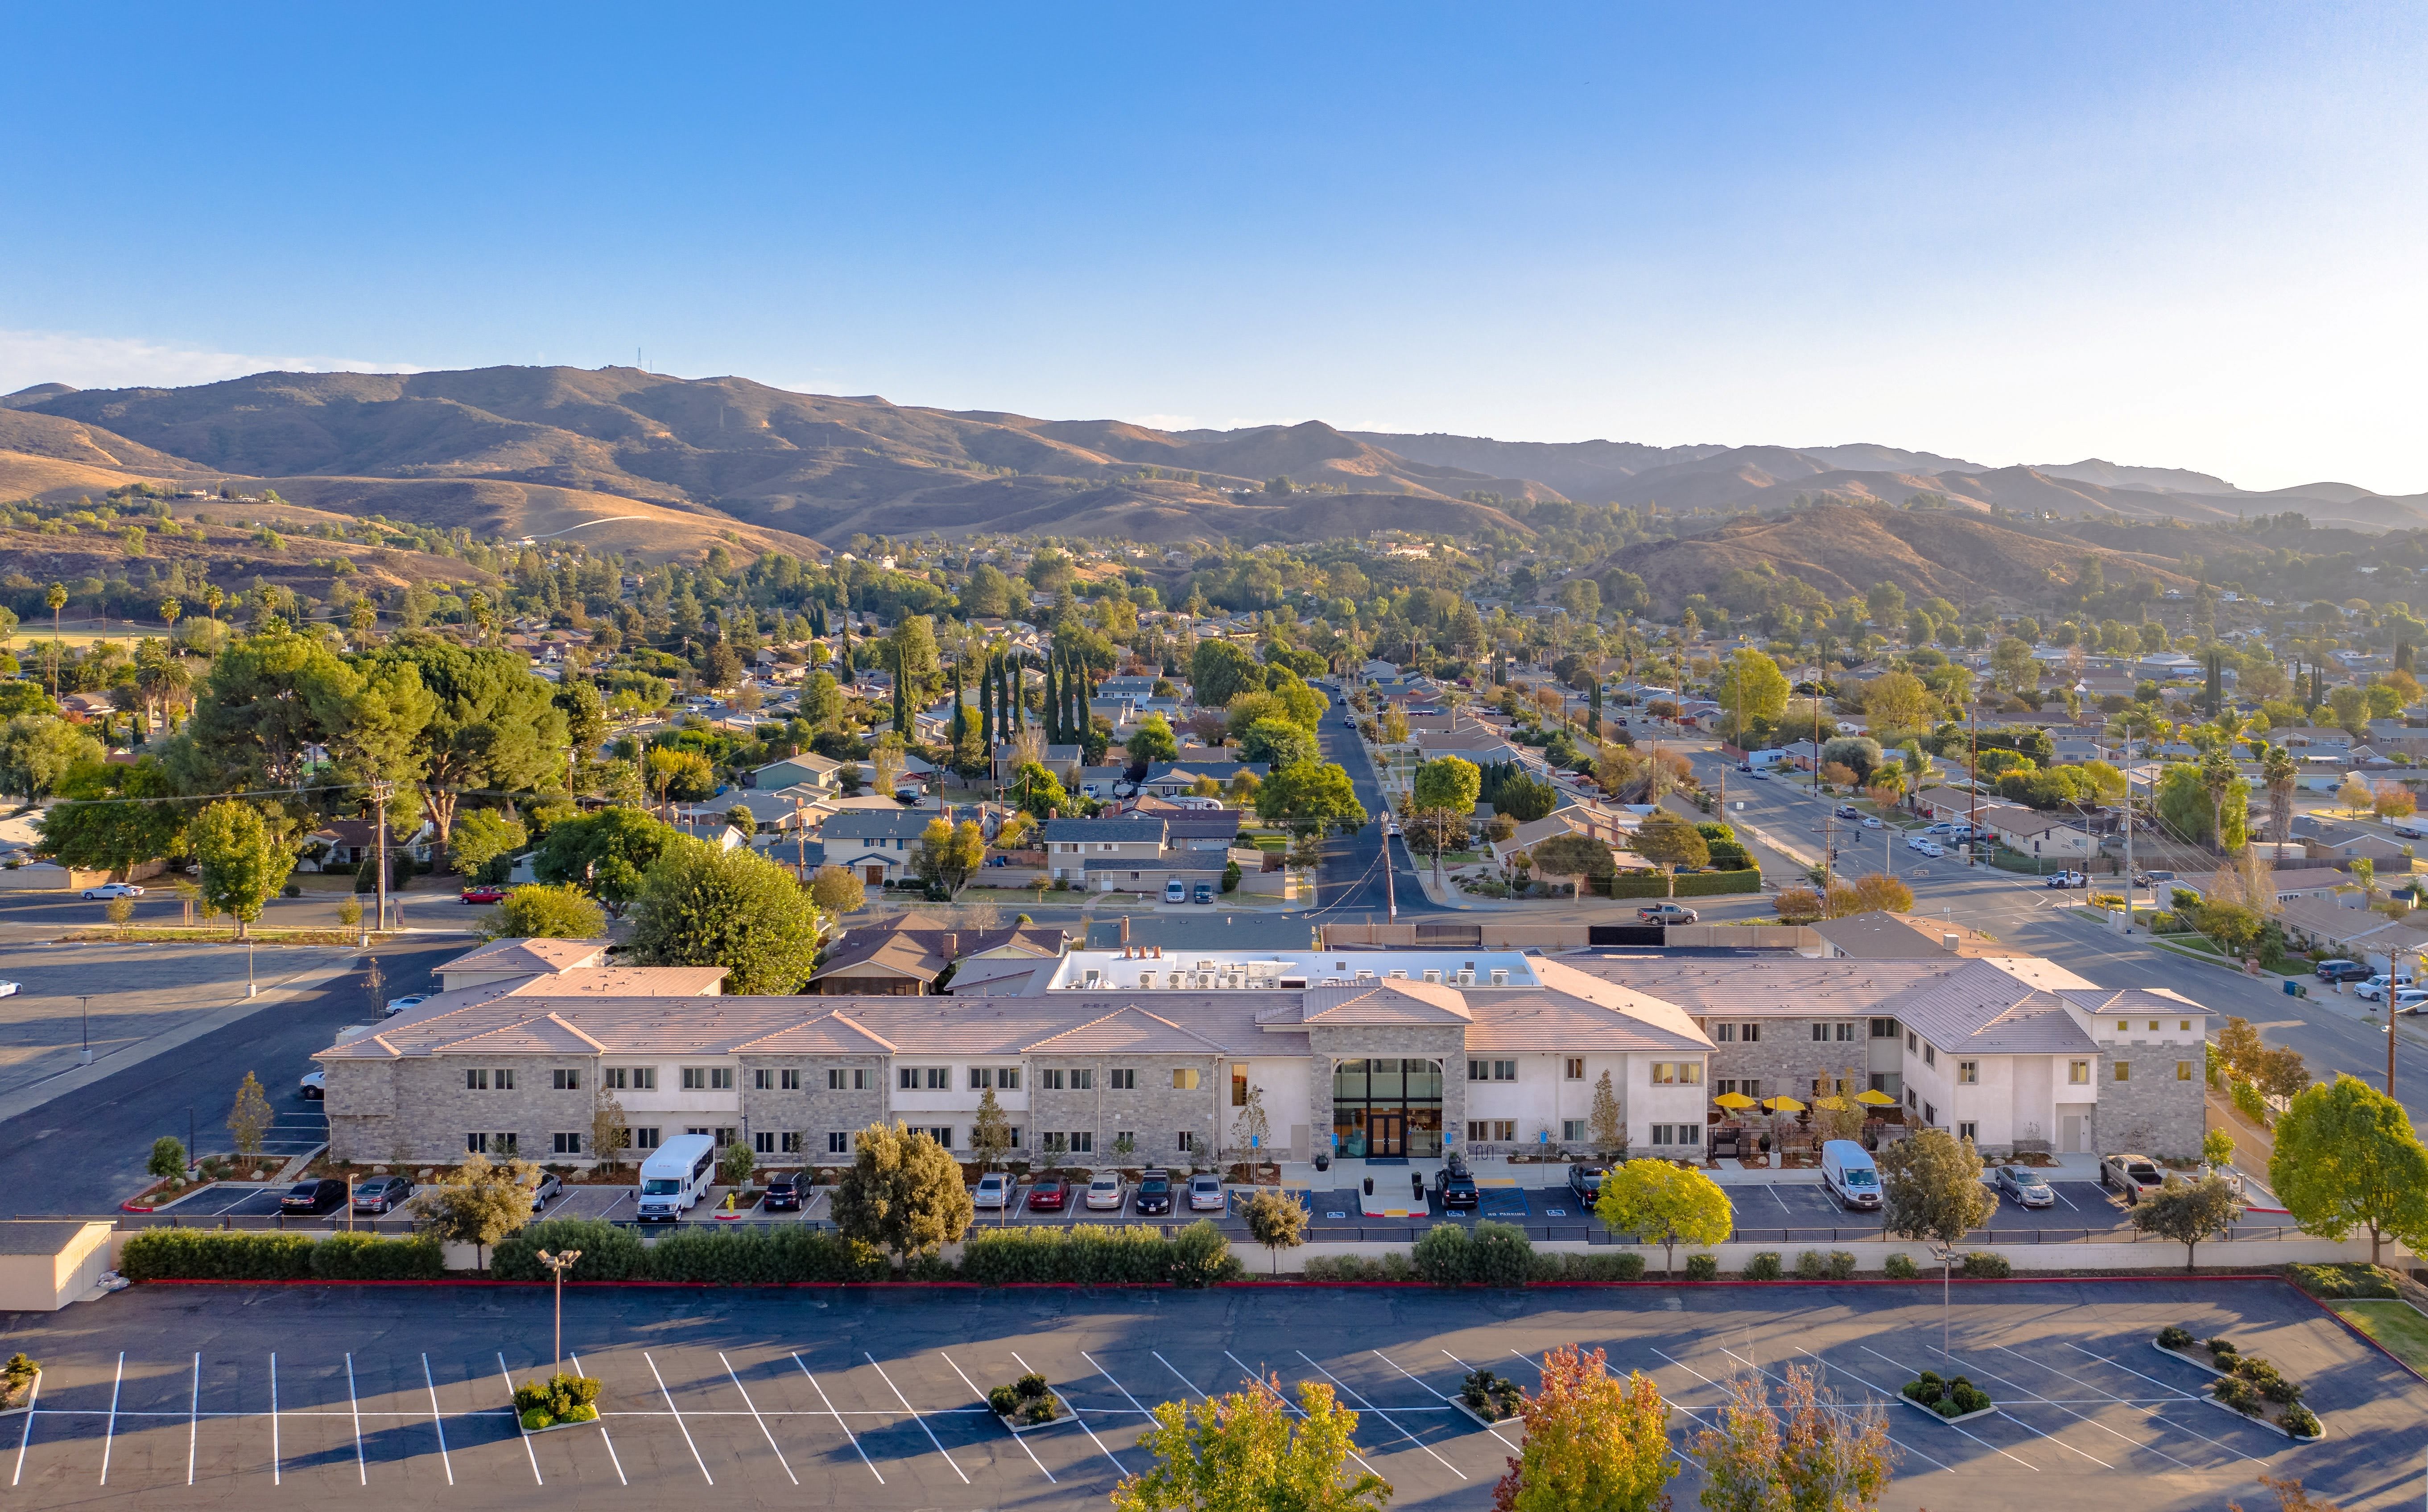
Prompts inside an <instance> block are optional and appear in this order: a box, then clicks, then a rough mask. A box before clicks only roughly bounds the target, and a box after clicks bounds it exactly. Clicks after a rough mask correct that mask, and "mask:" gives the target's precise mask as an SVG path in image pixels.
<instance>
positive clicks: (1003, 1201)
mask: <svg viewBox="0 0 2428 1512" xmlns="http://www.w3.org/2000/svg"><path fill="white" fill-rule="evenodd" d="M1016 1189H1017V1184H1016V1183H1015V1182H1014V1181H1013V1180H1012V1179H1011V1177H1009V1176H1008V1175H1004V1174H1003V1173H1002V1172H1000V1171H990V1172H988V1173H987V1174H986V1175H982V1176H980V1177H978V1187H977V1190H976V1192H971V1193H970V1206H971V1207H973V1208H985V1209H987V1210H988V1211H990V1212H1001V1211H1003V1210H1004V1209H1005V1208H1009V1207H1010V1206H1011V1201H1012V1197H1013V1196H1014V1194H1015V1192H1016Z"/></svg>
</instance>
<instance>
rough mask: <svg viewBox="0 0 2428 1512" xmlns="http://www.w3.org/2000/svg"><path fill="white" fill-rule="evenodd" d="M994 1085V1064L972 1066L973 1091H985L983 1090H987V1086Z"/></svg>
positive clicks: (971, 1081)
mask: <svg viewBox="0 0 2428 1512" xmlns="http://www.w3.org/2000/svg"><path fill="white" fill-rule="evenodd" d="M993 1085H994V1067H993V1066H972V1067H970V1091H972V1092H983V1091H985V1090H986V1089H987V1088H989V1087H992V1086H993Z"/></svg>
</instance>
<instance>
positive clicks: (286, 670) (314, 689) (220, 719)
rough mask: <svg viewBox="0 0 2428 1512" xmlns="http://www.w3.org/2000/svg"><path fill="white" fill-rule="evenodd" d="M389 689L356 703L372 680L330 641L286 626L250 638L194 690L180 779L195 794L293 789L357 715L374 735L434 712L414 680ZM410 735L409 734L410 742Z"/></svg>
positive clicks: (177, 748) (216, 662) (215, 663)
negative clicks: (310, 758) (374, 699)
mask: <svg viewBox="0 0 2428 1512" xmlns="http://www.w3.org/2000/svg"><path fill="white" fill-rule="evenodd" d="M381 686H382V689H383V692H382V695H381V698H380V700H379V703H378V706H377V707H376V708H362V707H358V706H357V700H358V699H360V698H361V697H362V695H363V693H364V690H365V687H366V682H365V679H364V677H363V675H362V673H360V672H359V671H357V670H356V669H355V668H353V667H352V666H347V665H346V664H345V663H344V662H343V661H341V660H339V659H338V657H337V655H336V652H335V651H334V650H332V649H330V647H329V646H328V644H327V643H326V642H324V641H322V640H320V639H319V638H318V637H317V636H309V635H299V634H296V633H294V632H292V631H291V630H288V629H287V627H286V626H285V625H284V624H276V625H272V626H271V627H270V628H268V629H266V630H264V631H263V632H262V633H258V634H254V635H249V636H246V637H245V638H244V639H242V640H239V641H238V642H236V643H235V644H234V645H232V646H230V647H228V648H227V649H225V650H223V651H221V652H220V654H219V655H218V656H216V657H215V658H213V659H212V662H211V669H210V674H209V675H208V676H207V677H205V679H204V680H203V682H202V685H201V686H200V687H199V688H198V689H197V690H196V691H195V695H194V714H193V717H192V718H191V719H189V720H188V721H187V723H186V728H185V729H184V730H183V731H180V732H179V733H180V735H181V736H182V738H181V739H180V740H179V741H178V742H177V743H176V744H175V745H174V746H173V747H172V749H171V753H170V762H171V764H172V768H173V769H174V771H175V775H176V777H177V780H178V782H179V784H180V785H181V786H182V787H184V788H185V790H186V791H188V792H192V793H228V792H240V791H245V790H249V789H258V788H268V787H287V786H290V785H293V784H294V783H296V782H298V781H301V780H302V778H303V769H304V763H305V761H306V759H307V758H306V753H307V751H308V750H309V749H310V748H312V747H314V746H321V747H325V748H331V749H332V750H335V749H336V748H337V747H338V746H340V745H342V744H343V743H344V740H345V738H346V736H347V735H348V734H349V733H350V732H351V731H353V727H354V725H355V723H356V721H357V720H358V719H361V718H369V720H370V721H371V726H370V728H369V729H368V730H367V731H366V733H373V734H381V735H386V734H388V733H390V732H391V731H388V730H387V728H386V727H387V726H388V725H389V724H391V723H392V722H393V721H394V720H395V719H396V718H398V717H402V718H404V719H406V720H408V721H409V720H411V719H412V718H413V717H414V716H415V715H417V714H418V715H421V716H422V717H424V718H425V719H426V717H427V709H428V707H429V705H428V702H427V700H426V698H417V697H416V696H415V695H414V694H413V693H412V691H411V690H410V688H409V687H408V686H407V684H406V683H404V682H401V681H397V682H385V683H383V684H381ZM412 733H418V731H414V732H410V733H407V734H406V735H405V736H404V737H403V741H404V744H405V745H406V746H407V747H408V748H409V746H410V742H411V738H412ZM383 754H384V755H386V756H389V757H393V756H394V755H395V753H394V752H383ZM379 775H395V774H394V773H385V772H384V773H381V774H379ZM412 775H416V776H418V775H419V774H418V771H417V772H415V773H413V774H412Z"/></svg>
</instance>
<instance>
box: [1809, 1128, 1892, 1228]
mask: <svg viewBox="0 0 2428 1512" xmlns="http://www.w3.org/2000/svg"><path fill="white" fill-rule="evenodd" d="M1821 1184H1822V1185H1823V1186H1825V1187H1827V1188H1829V1195H1831V1196H1833V1197H1835V1198H1837V1199H1838V1206H1839V1207H1841V1208H1862V1209H1863V1210H1865V1211H1867V1212H1869V1211H1875V1210H1877V1209H1878V1208H1879V1205H1880V1173H1879V1169H1878V1167H1876V1166H1874V1165H1873V1164H1872V1158H1871V1156H1870V1155H1868V1154H1866V1153H1865V1152H1864V1150H1863V1147H1862V1145H1860V1144H1858V1143H1856V1142H1854V1141H1853V1140H1831V1141H1829V1142H1827V1143H1825V1144H1823V1145H1822V1146H1821Z"/></svg>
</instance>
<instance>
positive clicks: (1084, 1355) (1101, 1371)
mask: <svg viewBox="0 0 2428 1512" xmlns="http://www.w3.org/2000/svg"><path fill="white" fill-rule="evenodd" d="M1079 1357H1080V1358H1081V1359H1083V1360H1086V1361H1087V1362H1088V1363H1089V1364H1091V1365H1094V1366H1095V1367H1096V1373H1097V1374H1098V1375H1101V1376H1103V1377H1104V1378H1105V1379H1106V1380H1107V1381H1111V1382H1112V1383H1113V1389H1114V1390H1116V1391H1119V1392H1120V1393H1121V1394H1122V1395H1123V1396H1124V1397H1127V1398H1128V1400H1129V1404H1130V1405H1131V1406H1134V1407H1136V1408H1138V1410H1139V1415H1140V1416H1141V1417H1143V1418H1146V1419H1148V1420H1149V1421H1152V1420H1153V1419H1154V1417H1155V1414H1154V1413H1152V1412H1150V1411H1148V1410H1147V1405H1146V1404H1145V1403H1143V1402H1140V1400H1139V1399H1138V1398H1136V1397H1134V1396H1130V1389H1129V1388H1128V1387H1126V1386H1124V1385H1123V1384H1122V1383H1121V1382H1120V1381H1119V1380H1118V1379H1116V1378H1115V1377H1114V1375H1113V1372H1110V1371H1108V1370H1107V1369H1105V1367H1104V1366H1103V1365H1102V1364H1100V1363H1099V1362H1098V1361H1097V1359H1096V1356H1093V1355H1091V1354H1089V1353H1088V1352H1087V1351H1086V1350H1084V1349H1083V1350H1081V1351H1079Z"/></svg>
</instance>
